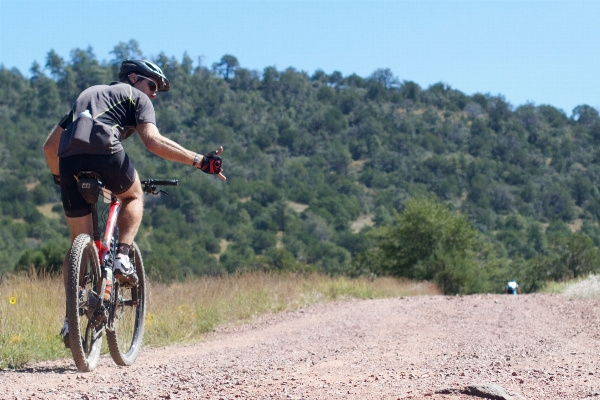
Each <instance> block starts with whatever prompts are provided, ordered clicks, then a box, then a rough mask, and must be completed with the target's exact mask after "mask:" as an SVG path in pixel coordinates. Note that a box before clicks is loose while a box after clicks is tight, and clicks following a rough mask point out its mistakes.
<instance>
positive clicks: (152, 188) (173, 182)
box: [141, 179, 179, 195]
mask: <svg viewBox="0 0 600 400" xmlns="http://www.w3.org/2000/svg"><path fill="white" fill-rule="evenodd" d="M141 184H142V185H143V187H142V190H143V191H144V192H145V193H150V194H159V193H164V194H167V195H168V193H167V192H163V191H162V190H157V188H156V187H157V186H177V185H178V184H179V181H178V180H177V179H146V180H143V181H141Z"/></svg>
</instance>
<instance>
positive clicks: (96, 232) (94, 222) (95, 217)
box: [91, 203, 100, 241]
mask: <svg viewBox="0 0 600 400" xmlns="http://www.w3.org/2000/svg"><path fill="white" fill-rule="evenodd" d="M91 206H92V228H93V230H94V241H100V227H99V226H98V211H97V210H98V207H97V206H96V203H92V204H91Z"/></svg>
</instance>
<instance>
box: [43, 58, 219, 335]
mask: <svg viewBox="0 0 600 400" xmlns="http://www.w3.org/2000/svg"><path fill="white" fill-rule="evenodd" d="M168 90H169V80H168V79H167V77H166V76H165V75H164V74H163V72H162V70H161V69H160V68H159V67H158V66H157V65H156V64H154V63H152V62H150V61H147V60H125V61H123V62H122V63H121V68H120V71H119V82H112V83H110V84H109V85H96V86H92V87H90V88H88V89H86V90H84V91H83V92H81V94H79V96H78V97H77V100H76V101H75V103H74V105H73V108H72V109H71V110H70V111H69V113H67V114H66V115H65V116H64V117H63V118H62V120H61V121H60V122H59V124H58V125H57V126H56V127H55V128H54V129H53V130H52V131H51V132H50V134H49V135H48V138H47V139H46V142H45V143H44V156H45V158H46V162H47V164H48V166H49V168H50V172H51V173H52V175H53V177H54V182H55V183H56V184H58V185H60V191H61V198H62V203H63V208H64V212H65V215H66V219H67V224H68V226H69V230H70V234H71V243H72V242H73V241H74V240H75V238H76V237H77V236H78V235H79V234H82V233H86V234H89V235H92V218H91V206H90V204H88V203H87V202H86V201H85V200H84V199H83V197H82V196H81V194H80V193H79V192H78V190H77V182H76V178H75V175H76V174H77V173H78V172H80V171H94V172H97V173H98V174H100V176H102V182H103V184H104V185H105V187H106V188H107V189H108V190H110V191H111V192H112V193H113V194H114V195H115V196H116V197H117V198H118V199H119V200H120V201H121V202H122V206H121V211H120V213H119V216H118V219H117V227H118V228H119V243H117V254H116V257H115V263H114V266H113V274H114V276H115V278H116V279H118V280H119V282H121V283H123V284H129V285H135V284H137V280H138V278H137V275H136V273H135V268H134V266H133V265H131V263H130V260H129V249H130V247H131V245H132V243H133V240H134V238H135V235H136V233H137V231H138V228H139V226H140V222H141V220H142V214H143V192H142V187H141V184H140V179H139V177H138V174H137V172H136V170H135V168H134V166H133V164H132V163H131V160H130V159H129V157H128V156H127V154H126V153H125V151H124V149H123V146H122V144H121V141H122V140H124V139H126V138H128V137H129V136H130V135H132V134H133V133H134V131H137V132H138V134H139V136H140V138H141V139H142V142H143V143H144V146H145V147H146V148H147V149H148V150H149V151H151V152H152V153H154V154H156V155H158V156H160V157H162V158H165V159H169V160H172V161H176V162H180V163H183V164H189V165H192V166H195V167H197V168H199V169H201V170H202V171H203V172H205V173H208V174H217V175H218V176H219V178H221V179H223V180H225V177H224V176H223V175H222V173H221V172H222V169H221V163H222V160H221V157H220V156H219V154H221V152H222V151H223V147H220V148H219V149H218V150H216V151H212V152H210V153H208V154H205V155H202V154H199V153H196V152H194V151H191V150H188V149H186V148H184V147H183V146H181V145H179V144H178V143H176V142H174V141H173V140H170V139H168V138H166V137H164V136H162V135H161V134H160V133H159V131H158V129H157V127H156V119H155V113H154V107H153V106H152V102H151V100H154V99H156V96H157V93H158V92H167V91H168ZM68 258H69V253H67V255H66V256H65V263H64V265H63V278H64V281H65V288H66V282H67V275H66V274H67V267H66V265H67V262H68ZM66 326H67V324H66V319H65V327H66ZM67 330H68V329H67V328H63V331H62V332H61V334H63V336H65V334H66V331H67Z"/></svg>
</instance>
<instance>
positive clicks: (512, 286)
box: [504, 280, 521, 296]
mask: <svg viewBox="0 0 600 400" xmlns="http://www.w3.org/2000/svg"><path fill="white" fill-rule="evenodd" d="M504 293H506V294H514V295H515V296H516V295H517V294H521V288H520V287H519V285H518V284H517V282H516V281H515V280H512V281H510V282H508V283H507V284H506V290H505V291H504Z"/></svg>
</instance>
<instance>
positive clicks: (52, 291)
mask: <svg viewBox="0 0 600 400" xmlns="http://www.w3.org/2000/svg"><path fill="white" fill-rule="evenodd" d="M434 294H440V292H439V290H438V289H437V288H436V287H435V285H433V284H430V283H427V282H412V281H407V280H398V279H393V278H374V279H368V278H357V279H350V278H346V277H334V278H332V277H328V276H325V275H319V274H294V273H274V274H268V273H244V274H236V275H228V276H222V277H203V278H199V279H195V280H190V281H187V282H179V283H172V284H165V283H156V282H150V283H149V297H150V301H149V305H148V312H147V317H146V333H145V335H144V344H145V346H153V347H157V346H167V345H172V344H176V343H186V342H193V341H197V340H200V339H202V337H203V335H205V334H206V333H207V332H210V331H212V330H214V329H215V327H217V326H218V325H221V324H227V323H241V322H244V321H248V320H250V319H251V318H252V317H255V316H258V315H261V314H265V313H274V312H282V311H290V310H295V309H298V308H300V307H304V306H307V305H311V304H314V303H320V302H328V301H337V300H345V299H351V298H355V299H369V298H387V297H399V296H416V295H434ZM63 318H64V289H63V286H62V278H61V277H58V276H54V277H51V276H36V275H35V274H33V275H32V274H29V275H26V274H13V275H3V276H2V279H1V280H0V369H2V368H19V367H22V366H23V365H25V364H26V363H29V362H35V361H42V360H51V359H58V358H68V357H70V356H71V353H70V351H69V350H66V349H65V348H64V346H63V344H62V340H61V338H60V337H59V335H58V332H59V331H60V328H61V327H62V321H63ZM104 352H106V346H104Z"/></svg>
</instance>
